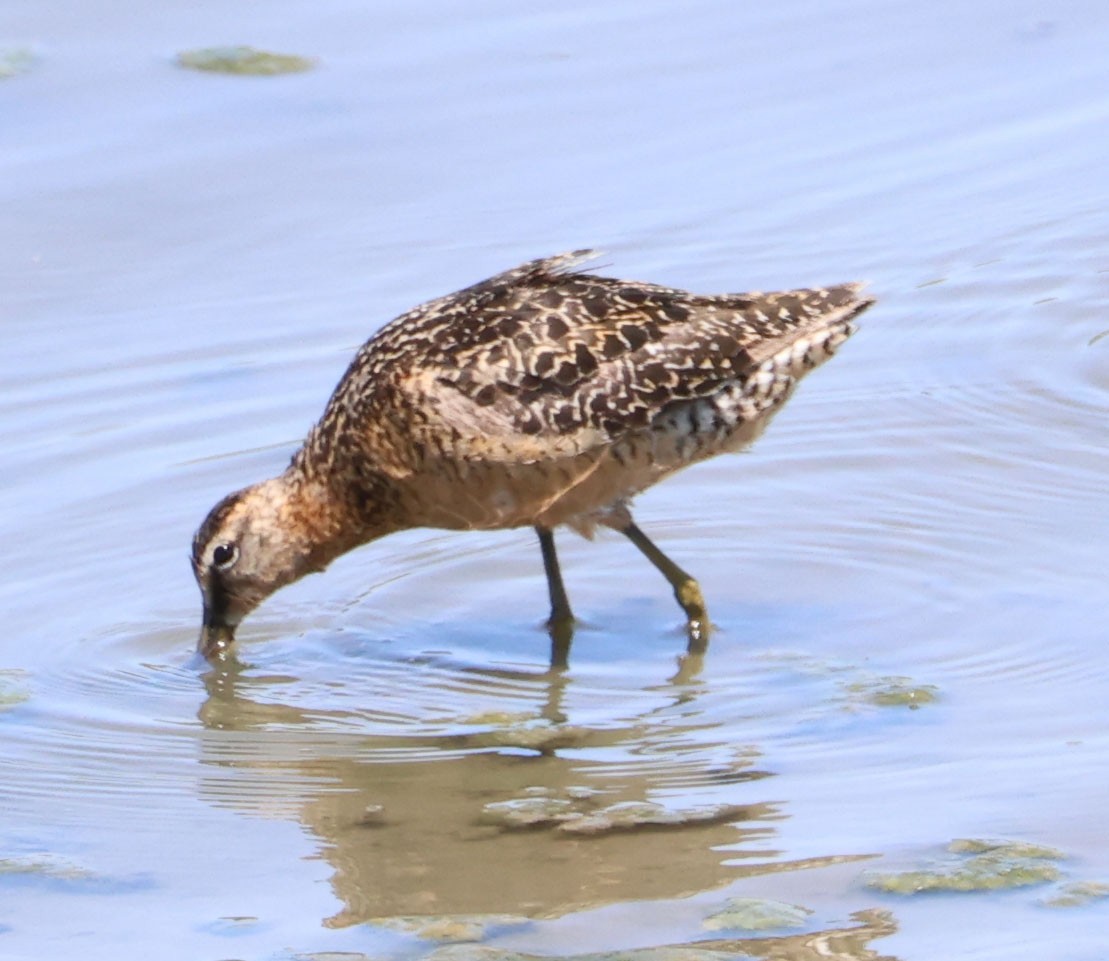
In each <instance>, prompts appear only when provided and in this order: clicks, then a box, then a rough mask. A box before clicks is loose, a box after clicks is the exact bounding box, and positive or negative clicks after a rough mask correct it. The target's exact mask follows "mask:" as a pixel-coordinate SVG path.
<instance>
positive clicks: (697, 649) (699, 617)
mask: <svg viewBox="0 0 1109 961" xmlns="http://www.w3.org/2000/svg"><path fill="white" fill-rule="evenodd" d="M620 533H622V534H624V535H625V536H626V537H627V538H628V540H630V541H631V542H632V543H633V544H634V545H635V546H636V547H638V548H639V549H640V550H641V551H642V552H643V555H644V556H645V557H646V558H647V560H649V561H650V562H651V563H652V564H654V565H655V567H657V568H658V569H659V570H660V571H662V576H663V577H665V578H666V579H667V580H668V581H669V582H670V586H671V587H673V588H674V596H675V597H676V598H677V599H678V603H679V604H681V606H682V610H683V611H685V616H686V619H687V621H688V624H687V629H688V632H689V652H690V653H691V654H703V653H704V652H705V648H706V646H707V645H708V640H709V632H710V631H711V630H712V624H711V623H710V622H709V613H708V611H707V610H705V598H704V597H703V595H702V594H701V585H700V584H698V583H697V582H696V581H695V580H694V579H693V578H692V577H691V576H690V575H689V574H687V573H686V572H685V571H684V570H682V569H681V568H680V567H678V565H677V564H675V563H674V562H673V561H672V560H670V558H669V557H667V556H666V555H665V554H664V553H662V551H660V550H659V549H658V547H656V546H655V544H654V542H653V541H652V540H651V539H650V538H649V537H648V536H647V535H646V534H644V533H643V531H641V530H640V529H639V528H638V527H636V525H635V524H634V523H631V524H628V526H627V527H622V528H620Z"/></svg>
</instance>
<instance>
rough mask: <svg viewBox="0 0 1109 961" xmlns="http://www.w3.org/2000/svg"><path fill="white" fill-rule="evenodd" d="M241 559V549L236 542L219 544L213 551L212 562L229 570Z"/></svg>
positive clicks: (220, 567) (222, 569) (223, 569)
mask: <svg viewBox="0 0 1109 961" xmlns="http://www.w3.org/2000/svg"><path fill="white" fill-rule="evenodd" d="M238 559H239V549H238V548H237V547H236V546H235V545H234V544H217V545H216V549H215V550H214V551H212V563H213V564H215V565H216V567H218V568H219V569H220V570H221V571H225V570H227V568H229V567H230V566H231V565H232V564H234V563H235V561H237V560H238Z"/></svg>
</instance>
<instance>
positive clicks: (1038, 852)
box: [947, 838, 1066, 861]
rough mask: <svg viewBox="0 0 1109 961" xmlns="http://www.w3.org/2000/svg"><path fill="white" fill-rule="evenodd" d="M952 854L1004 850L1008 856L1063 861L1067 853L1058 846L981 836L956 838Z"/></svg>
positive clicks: (989, 852) (949, 849)
mask: <svg viewBox="0 0 1109 961" xmlns="http://www.w3.org/2000/svg"><path fill="white" fill-rule="evenodd" d="M947 850H948V851H950V852H951V853H952V854H994V853H997V852H1002V853H1004V854H1005V855H1007V856H1008V857H1013V858H1031V859H1033V860H1044V861H1063V860H1065V859H1066V855H1065V854H1064V853H1063V852H1062V851H1060V850H1058V849H1057V848H1049V847H1048V846H1047V845H1046V844H1032V843H1031V842H1030V841H983V840H981V839H979V838H956V839H955V840H954V841H952V842H951V843H950V844H949V845H948V846H947Z"/></svg>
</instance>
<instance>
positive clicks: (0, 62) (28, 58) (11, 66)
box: [0, 47, 37, 80]
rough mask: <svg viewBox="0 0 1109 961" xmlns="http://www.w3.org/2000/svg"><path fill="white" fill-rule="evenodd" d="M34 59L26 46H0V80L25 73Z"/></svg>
mask: <svg viewBox="0 0 1109 961" xmlns="http://www.w3.org/2000/svg"><path fill="white" fill-rule="evenodd" d="M36 59H37V58H36V57H35V55H34V53H33V52H32V51H31V50H29V49H28V48H27V47H0V80H7V79H8V78H9V77H16V76H18V75H19V74H21V73H26V72H27V71H28V70H30V69H31V68H32V67H33V66H34V65H35V60H36Z"/></svg>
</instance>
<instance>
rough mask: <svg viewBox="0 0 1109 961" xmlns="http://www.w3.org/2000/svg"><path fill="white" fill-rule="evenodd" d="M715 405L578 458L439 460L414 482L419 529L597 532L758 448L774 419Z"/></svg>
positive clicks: (671, 414)
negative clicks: (696, 471)
mask: <svg viewBox="0 0 1109 961" xmlns="http://www.w3.org/2000/svg"><path fill="white" fill-rule="evenodd" d="M727 414H728V411H727V410H725V411H724V413H723V414H722V413H721V409H720V407H719V406H718V405H717V403H716V402H715V400H703V401H696V402H693V403H691V404H684V405H681V406H679V407H676V408H675V409H673V410H671V411H668V412H666V413H664V414H661V415H660V416H659V417H657V418H656V419H655V421H654V422H653V423H652V424H651V425H650V426H649V427H646V428H644V429H642V430H638V431H632V432H629V433H628V434H625V435H624V436H622V437H620V438H619V439H617V440H615V441H614V442H613V443H611V444H608V445H603V446H598V447H595V448H592V449H590V450H588V451H586V452H583V453H580V454H576V455H565V456H562V457H553V458H550V459H545V460H544V459H537V460H534V461H528V462H507V461H488V460H462V459H454V458H444V459H442V460H431V461H428V462H426V463H425V464H424V465H422V467H421V469H420V470H419V471H417V472H416V473H415V474H413V475H411V476H410V477H409V478H407V479H406V482H405V491H406V494H407V501H408V514H409V516H410V517H411V519H412V524H413V525H414V526H421V527H441V528H447V529H451V530H493V529H499V528H509V527H522V526H528V525H536V524H537V525H540V526H543V527H555V526H557V525H559V524H565V523H571V524H574V525H575V526H578V527H585V528H587V527H588V526H589V518H590V517H591V516H592V517H595V518H601V519H602V520H603V515H605V513H606V509H608V508H610V507H612V506H614V505H618V504H620V503H622V502H624V501H626V500H628V499H629V498H631V497H633V496H634V495H635V494H637V493H639V492H640V491H643V490H646V489H647V488H648V487H650V486H652V485H653V484H655V483H657V482H658V481H660V480H662V479H663V478H664V477H666V476H667V475H669V474H672V473H674V472H675V471H678V470H681V469H682V468H683V467H687V466H689V465H690V464H693V463H696V462H698V461H701V460H704V459H706V458H708V457H711V456H713V455H715V454H719V453H725V452H732V451H737V450H740V449H742V448H743V447H745V446H746V445H747V444H749V443H751V442H752V441H754V440H755V439H756V438H757V437H758V435H759V434H760V433H761V432H762V430H763V428H764V427H765V425H766V421H767V419H768V417H766V416H760V417H755V418H751V419H749V420H748V419H744V418H742V417H740V418H735V417H731V416H726V415H727Z"/></svg>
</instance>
